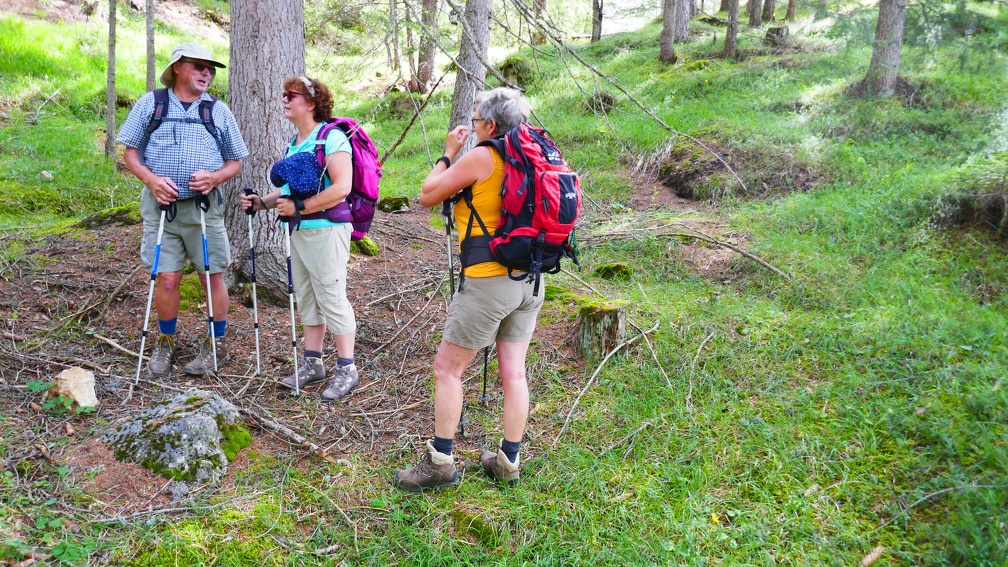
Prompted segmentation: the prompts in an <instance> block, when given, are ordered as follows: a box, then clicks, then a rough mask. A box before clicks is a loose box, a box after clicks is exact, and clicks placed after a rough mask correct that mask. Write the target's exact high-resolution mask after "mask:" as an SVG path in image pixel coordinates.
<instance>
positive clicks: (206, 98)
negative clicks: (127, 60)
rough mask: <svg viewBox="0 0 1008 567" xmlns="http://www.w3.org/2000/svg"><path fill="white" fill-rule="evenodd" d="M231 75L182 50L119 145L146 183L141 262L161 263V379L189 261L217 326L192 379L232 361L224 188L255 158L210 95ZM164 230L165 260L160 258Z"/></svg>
mask: <svg viewBox="0 0 1008 567" xmlns="http://www.w3.org/2000/svg"><path fill="white" fill-rule="evenodd" d="M224 66H225V65H224V64H223V63H221V62H219V61H217V60H215V59H214V58H213V55H211V53H210V52H209V51H207V50H206V49H204V48H203V47H201V46H199V45H196V44H195V43H182V44H179V46H178V47H176V48H175V49H174V50H173V51H172V56H171V60H170V61H169V62H168V66H167V67H165V69H164V72H163V73H161V84H163V85H164V86H165V87H166V88H164V89H158V90H157V91H154V92H149V93H147V94H145V95H143V96H142V97H140V99H139V100H137V102H136V104H135V105H133V108H132V109H131V110H130V113H129V116H127V117H126V121H125V122H124V123H123V125H122V127H121V128H120V129H119V135H118V136H117V137H116V141H118V142H120V143H122V144H123V145H125V146H126V149H125V151H124V155H123V157H124V159H125V161H126V167H127V168H129V170H130V172H132V173H133V175H135V176H136V177H137V179H139V180H140V181H142V182H143V184H144V188H143V191H142V192H141V194H140V211H141V215H142V216H143V221H144V234H143V241H142V242H141V245H140V256H141V260H142V261H143V262H144V264H145V265H146V266H148V267H151V266H153V265H154V262H155V258H154V256H155V254H156V255H157V267H158V273H157V289H156V292H155V293H154V307H155V310H156V311H157V317H158V328H159V329H160V331H161V334H160V336H158V338H157V339H156V340H155V341H154V345H153V351H152V352H151V355H150V360H149V362H148V363H147V368H148V370H150V372H151V374H152V375H154V376H157V377H165V376H168V375H169V374H170V373H171V359H172V354H173V352H174V348H175V334H176V333H175V331H176V323H177V321H178V311H179V303H180V295H179V284H180V283H181V281H182V268H183V267H185V262H186V259H187V258H188V259H189V260H191V261H192V263H193V265H194V266H195V267H196V271H197V272H199V276H200V282H201V283H202V284H203V286H204V291H205V288H206V285H207V280H208V279H209V285H210V292H211V293H210V296H211V298H212V300H213V301H212V307H213V323H212V326H211V325H210V324H208V325H207V327H208V328H207V331H208V333H207V334H208V336H207V337H206V339H205V340H203V341H202V343H201V347H200V353H199V355H197V356H196V358H195V359H193V360H192V361H190V362H189V363H188V364H186V365H185V367H184V368H183V371H184V372H186V373H187V374H204V373H206V372H211V371H213V370H214V363H215V358H216V363H217V367H218V369H219V367H220V365H223V364H226V363H227V361H228V359H229V357H228V352H227V347H226V343H225V340H224V337H225V332H226V330H227V312H228V303H229V302H228V294H227V287H226V286H225V284H224V278H223V272H224V270H225V269H227V267H228V266H229V265H230V264H231V245H230V243H229V242H228V237H227V231H226V230H225V228H224V212H223V202H224V201H223V199H222V198H221V194H220V191H219V190H217V186H218V185H220V184H221V183H224V182H225V181H227V180H229V179H231V178H232V177H234V176H235V175H237V174H238V172H239V171H240V170H241V166H242V163H241V159H242V158H244V157H245V156H247V155H248V153H249V152H248V148H247V147H246V146H245V141H244V140H243V139H242V136H241V132H239V131H238V124H237V123H236V122H235V118H234V115H233V114H232V113H231V110H230V109H229V108H228V107H227V105H226V104H224V103H223V102H222V101H219V100H217V99H216V98H214V97H213V96H210V95H209V94H207V89H208V88H209V87H210V83H212V82H213V80H214V77H215V76H216V75H217V69H221V68H224ZM201 113H203V115H204V116H203V117H202V118H201ZM156 115H157V116H161V117H162V119H161V121H160V122H158V121H157V120H152V119H153V118H154V117H155V116H156ZM155 125H156V126H157V127H156V129H154V130H153V131H150V128H151V127H153V126H155ZM207 201H209V204H208V203H207ZM200 205H202V207H204V208H203V209H201V208H200ZM161 206H166V207H171V208H173V209H174V210H173V211H171V209H169V210H170V211H171V212H168V213H166V214H165V217H166V218H167V220H168V222H164V221H163V220H162V210H161ZM201 211H202V212H203V216H204V218H205V223H206V246H207V254H208V257H209V262H208V263H209V267H210V269H209V278H208V277H207V274H205V273H204V272H206V271H207V270H204V257H203V240H202V236H203V231H202V228H201V226H200V216H201V215H200V213H201ZM172 212H173V213H174V218H172V214H171V213H172ZM162 225H163V226H164V230H163V234H162V236H161V245H160V251H159V252H156V249H157V248H158V247H157V238H158V233H159V229H160V227H161V226H162ZM208 307H209V306H208ZM144 328H145V329H146V327H144ZM214 341H216V344H215V343H214ZM215 346H216V348H214V347H215ZM215 352H216V357H215V355H214V353H215Z"/></svg>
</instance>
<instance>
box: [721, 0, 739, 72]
mask: <svg viewBox="0 0 1008 567" xmlns="http://www.w3.org/2000/svg"><path fill="white" fill-rule="evenodd" d="M738 9H739V0H728V27H727V29H726V31H725V42H724V58H725V59H735V58H737V57H738Z"/></svg>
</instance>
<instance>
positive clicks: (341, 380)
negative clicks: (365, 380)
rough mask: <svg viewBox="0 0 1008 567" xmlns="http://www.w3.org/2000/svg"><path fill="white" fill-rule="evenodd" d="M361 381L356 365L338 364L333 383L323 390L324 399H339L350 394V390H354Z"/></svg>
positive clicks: (329, 400) (328, 400)
mask: <svg viewBox="0 0 1008 567" xmlns="http://www.w3.org/2000/svg"><path fill="white" fill-rule="evenodd" d="M359 381H360V378H358V377H357V366H356V365H354V364H348V365H346V366H337V367H336V375H335V376H333V381H332V383H330V384H329V387H328V388H326V389H325V391H324V392H322V399H323V400H324V401H327V402H333V401H336V400H339V399H341V398H343V396H346V395H347V394H349V393H350V390H353V389H354V386H356V385H357V383H358V382H359Z"/></svg>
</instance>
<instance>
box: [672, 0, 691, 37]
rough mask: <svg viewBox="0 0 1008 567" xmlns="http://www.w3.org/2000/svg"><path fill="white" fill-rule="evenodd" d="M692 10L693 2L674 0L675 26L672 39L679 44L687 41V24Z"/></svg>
mask: <svg viewBox="0 0 1008 567" xmlns="http://www.w3.org/2000/svg"><path fill="white" fill-rule="evenodd" d="M692 9H693V0H676V3H675V24H674V26H673V29H674V34H673V39H674V41H677V42H679V43H682V42H684V41H689V38H690V37H689V22H690V17H691V16H692V14H691V13H690V12H691V11H692Z"/></svg>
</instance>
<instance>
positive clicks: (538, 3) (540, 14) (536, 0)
mask: <svg viewBox="0 0 1008 567" xmlns="http://www.w3.org/2000/svg"><path fill="white" fill-rule="evenodd" d="M532 9H533V10H534V12H535V17H536V21H537V22H543V23H545V21H546V20H545V19H544V15H545V14H546V0H532ZM544 43H546V36H545V35H544V34H543V32H542V29H540V28H539V27H538V26H532V45H542V44H544Z"/></svg>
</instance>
